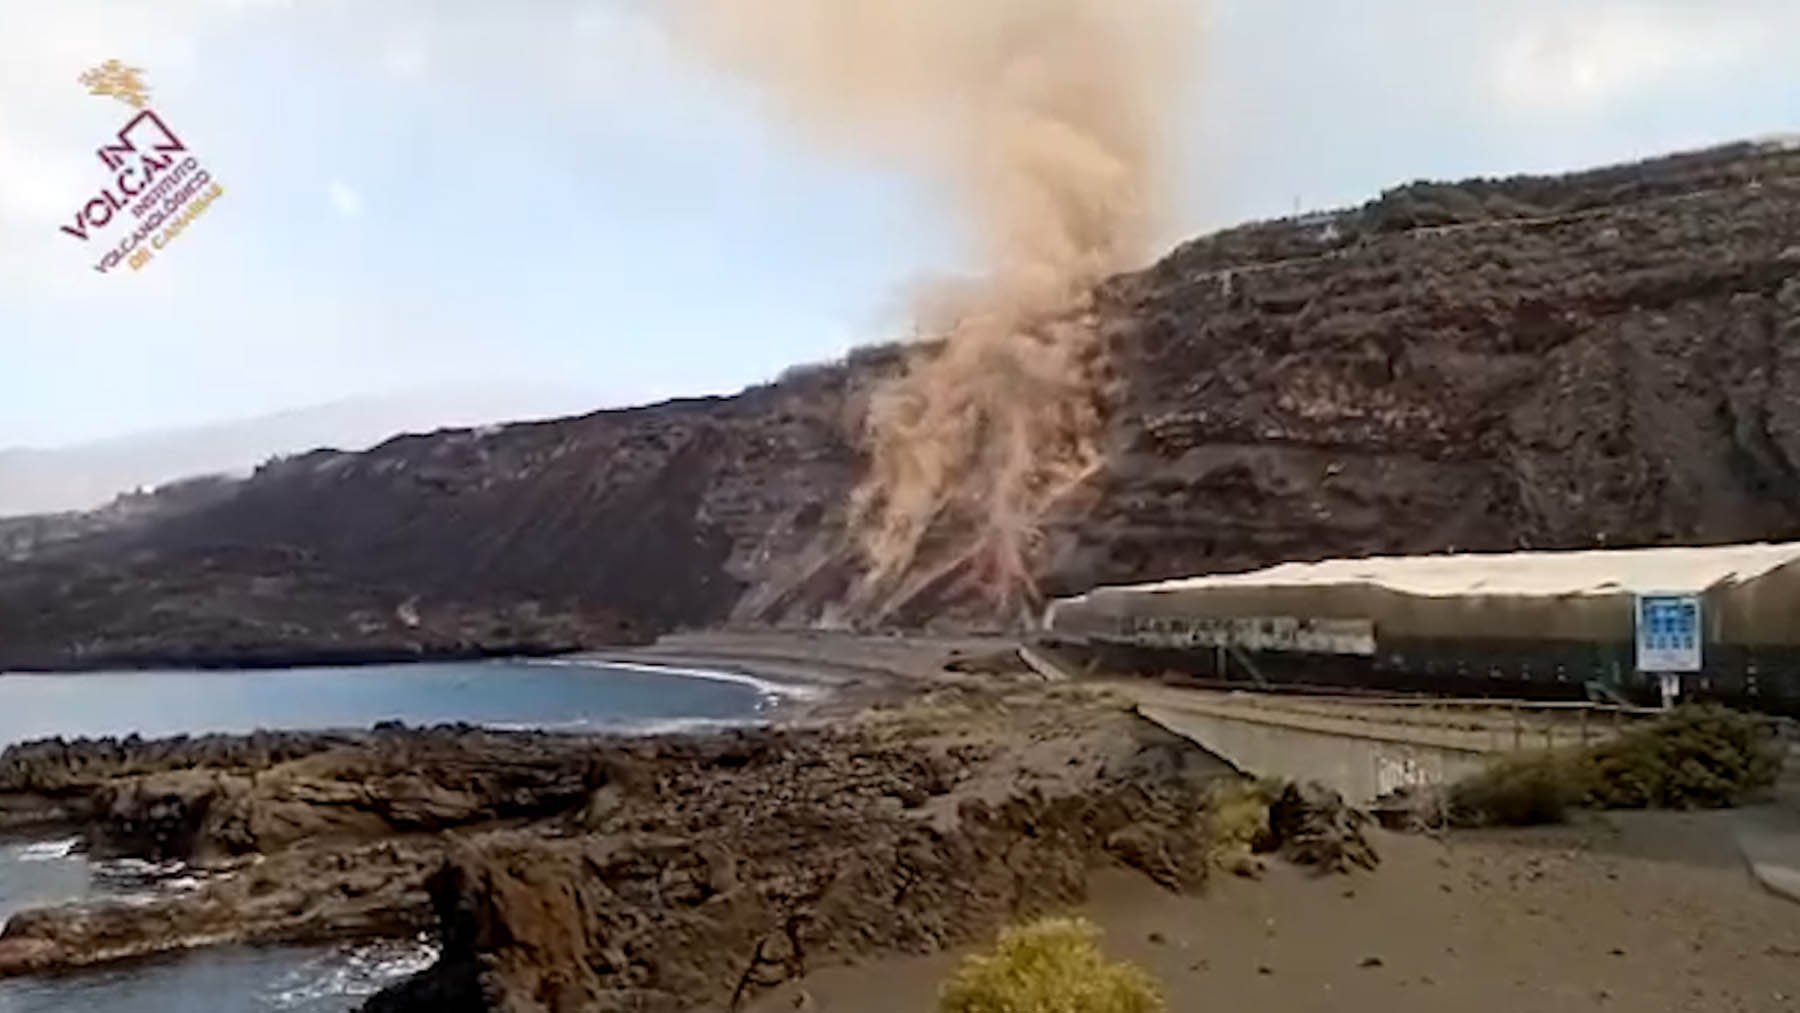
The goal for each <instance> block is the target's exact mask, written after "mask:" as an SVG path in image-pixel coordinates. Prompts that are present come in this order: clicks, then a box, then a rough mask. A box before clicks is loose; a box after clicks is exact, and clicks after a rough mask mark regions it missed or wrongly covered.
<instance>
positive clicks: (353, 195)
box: [325, 179, 363, 218]
mask: <svg viewBox="0 0 1800 1013" xmlns="http://www.w3.org/2000/svg"><path fill="white" fill-rule="evenodd" d="M325 195H326V196H327V197H329V198H330V199H331V206H332V207H333V208H336V209H337V213H338V214H340V215H343V216H344V217H345V218H361V217H362V211H363V200H362V194H360V193H357V192H356V190H355V189H353V188H352V187H351V186H350V184H348V183H346V182H344V181H343V180H341V179H334V180H332V181H331V185H330V186H328V187H326V188H325Z"/></svg>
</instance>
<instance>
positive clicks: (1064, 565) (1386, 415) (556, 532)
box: [0, 145, 1800, 664]
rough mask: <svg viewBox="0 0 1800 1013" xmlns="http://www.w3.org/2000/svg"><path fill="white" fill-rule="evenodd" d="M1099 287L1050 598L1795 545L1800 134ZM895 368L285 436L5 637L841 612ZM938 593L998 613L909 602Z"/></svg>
mask: <svg viewBox="0 0 1800 1013" xmlns="http://www.w3.org/2000/svg"><path fill="white" fill-rule="evenodd" d="M1100 316H1101V319H1102V320H1103V324H1102V326H1103V328H1104V329H1105V333H1106V335H1107V340H1108V345H1109V348H1110V350H1111V357H1112V364H1113V373H1114V383H1113V384H1112V387H1111V389H1110V390H1109V391H1108V392H1107V395H1106V401H1107V406H1108V408H1107V427H1108V429H1107V436H1106V450H1107V457H1106V464H1105V467H1104V468H1103V470H1102V472H1101V473H1100V474H1099V475H1097V476H1096V477H1095V478H1094V479H1093V480H1092V481H1091V482H1090V483H1089V486H1088V488H1087V489H1085V490H1084V492H1083V493H1082V494H1081V495H1080V496H1079V497H1076V498H1075V499H1074V500H1072V501H1070V502H1069V503H1067V504H1066V505H1065V507H1064V508H1063V509H1062V510H1061V512H1060V513H1059V514H1058V515H1057V516H1056V517H1055V518H1054V521H1053V525H1052V527H1051V530H1050V532H1049V534H1050V538H1049V549H1048V551H1047V553H1046V555H1045V559H1044V562H1043V567H1042V574H1041V576H1042V580H1043V586H1044V589H1045V590H1046V591H1048V592H1061V591H1066V590H1072V589H1079V588H1082V587H1086V586H1089V585H1091V584H1093V583H1096V582H1117V581H1126V580H1141V579H1151V578H1156V577H1163V576H1172V575H1176V574H1184V573H1193V572H1199V571H1205V570H1216V569H1223V568H1241V567H1249V566H1257V565H1263V564H1266V563H1270V562H1273V561H1277V560H1280V559H1290V558H1317V557H1321V556H1328V555H1341V554H1355V553H1369V552H1428V551H1441V550H1444V549H1447V548H1457V549H1464V550H1470V549H1510V548H1514V547H1519V546H1531V547H1538V548H1546V547H1575V546H1593V545H1615V546H1616V545H1634V544H1659V543H1669V542H1676V541H1682V542H1721V541H1732V540H1742V539H1756V538H1782V537H1800V154H1797V153H1795V152H1793V151H1790V150H1788V149H1787V148H1786V147H1783V146H1780V145H1736V146H1732V147H1728V148H1721V149H1715V150H1713V151H1709V152H1702V153H1696V154H1690V155H1682V156H1675V157H1671V158H1666V159H1660V160H1655V161H1651V162H1646V163H1640V164H1637V165H1632V166H1621V167H1613V168H1608V169H1602V170H1596V171H1593V172H1589V173H1582V174H1576V175H1572V176H1564V177H1546V178H1524V179H1513V180H1500V181H1479V180H1478V181H1472V182H1465V183H1461V184H1453V185H1452V184H1417V185H1413V186H1410V187H1404V188H1400V189H1397V190H1394V191H1391V192H1389V193H1387V194H1385V195H1383V196H1382V197H1381V198H1379V199H1378V200H1375V201H1372V202H1371V203H1369V204H1367V205H1365V206H1363V207H1361V208H1358V209H1354V210H1350V211H1344V212H1337V213H1329V214H1319V215H1311V216H1307V217H1304V218H1300V219H1291V220H1285V221H1281V222H1273V223H1263V224H1258V225H1253V226H1247V227H1244V228H1240V229H1235V230H1231V231H1228V232H1224V233H1220V234H1218V235H1215V236H1211V237H1206V238H1203V239H1200V240H1197V241H1195V242H1193V243H1190V244H1188V245H1186V246H1183V247H1181V248H1179V249H1177V250H1175V251H1174V252H1173V253H1171V254H1170V255H1169V256H1168V257H1167V258H1166V259H1164V260H1163V261H1162V262H1161V263H1159V264H1157V265H1155V266H1153V267H1151V268H1149V269H1147V270H1145V271H1143V272H1140V273H1138V274H1134V275H1129V276H1123V277H1120V278H1117V279H1114V280H1113V281H1112V282H1110V283H1109V284H1108V285H1107V286H1106V289H1105V291H1103V292H1102V293H1101V300H1100ZM897 362H898V357H897V353H895V352H894V351H893V350H891V349H887V350H872V351H869V352H865V353H859V354H858V355H856V356H853V357H852V358H851V360H850V362H849V363H847V364H842V365H836V366H829V367H818V368H812V369H806V370H800V371H796V372H795V373H793V374H792V375H790V376H788V377H786V378H784V379H783V380H782V381H779V382H777V383H774V384H771V385H768V386H765V387H760V388H755V389H753V390H750V391H746V392H745V393H743V394H741V395H738V396H736V397H731V398H720V399H711V400H701V401H686V402H671V403H668V404H663V405H656V406H651V407H647V408H641V409H632V410H626V411H614V412H604V413H600V414H596V415H591V416H587V417H584V418H577V419H567V420H561V421H555V422H545V423H534V424H528V425H517V426H509V427H505V428H502V429H496V430H478V431H467V430H465V431H452V432H442V433H437V434H433V435H429V436H409V437H401V438H398V439H395V440H393V441H390V442H389V443H387V444H385V445H383V446H381V447H378V448H376V449H374V450H371V451H369V452H367V453H363V454H332V453H321V454H313V455H308V456H305V457H299V458H294V459H290V460H285V461H281V462H278V463H275V464H272V465H270V466H267V467H265V468H264V469H262V470H261V471H260V472H259V473H258V474H257V475H256V476H255V477H253V478H252V479H250V480H248V481H246V482H244V483H242V484H241V485H239V486H237V487H236V489H235V491H234V492H232V493H231V494H230V495H226V496H222V497H221V496H216V495H215V496H209V497H206V498H205V499H204V500H202V501H201V502H199V503H198V504H197V505H194V506H192V507H190V508H186V509H182V510H176V511H172V512H170V513H168V514H158V515H157V516H156V517H155V518H154V519H153V520H152V521H151V522H149V523H140V524H137V525H134V526H127V527H112V528H107V527H106V526H105V525H101V526H99V527H100V530H98V531H95V532H90V533H88V534H86V535H84V536H82V537H77V538H74V539H72V540H69V541H65V542H60V543H58V544H55V545H51V546H49V547H40V548H39V549H37V550H36V551H34V552H31V553H29V554H25V555H24V556H23V557H22V558H20V559H17V560H15V561H14V562H11V563H10V564H4V563H0V617H4V621H0V664H19V663H23V662H22V660H21V659H34V660H33V662H32V663H69V662H70V659H77V658H79V659H85V661H83V662H82V663H89V662H92V661H93V660H94V659H98V658H104V657H108V656H120V655H132V656H137V655H153V654H155V653H157V650H159V649H165V650H166V649H169V648H173V647H180V646H182V645H186V646H188V647H189V648H194V647H196V646H198V645H204V644H206V643H208V642H213V643H230V644H238V645H242V646H245V647H250V646H254V645H258V644H263V645H267V644H270V643H275V644H289V645H295V646H303V645H306V644H309V643H313V642H315V641H317V640H318V639H319V638H321V637H338V638H340V639H343V638H345V637H346V636H347V635H346V634H345V633H344V630H346V629H352V630H364V631H366V632H365V633H361V634H357V635H356V636H353V637H349V641H353V643H350V644H349V646H347V647H346V648H345V649H346V650H347V651H351V652H354V650H357V649H361V648H367V647H370V646H373V645H386V646H387V647H389V648H392V649H395V650H400V651H409V650H443V649H446V647H454V646H456V645H462V646H463V647H479V646H481V645H484V644H500V643H502V642H504V643H508V644H512V645H514V646H518V645H525V646H534V645H535V646H540V647H543V648H546V649H550V648H555V647H560V646H570V645H574V644H582V643H591V642H597V641H599V640H603V639H608V638H613V637H619V636H635V635H642V634H643V633H645V632H647V631H650V630H653V629H657V628H662V627H666V626H669V625H674V624H699V623H707V622H717V621H722V620H727V619H732V620H738V621H759V622H798V621H816V620H818V619H819V618H821V617H826V618H830V617H831V615H832V609H831V607H832V604H833V602H835V601H836V600H837V599H838V598H839V597H840V596H841V594H842V592H843V591H844V589H845V587H846V586H847V584H848V581H849V580H850V579H852V577H853V576H854V572H855V569H854V568H855V562H856V554H855V551H854V547H853V545H852V542H851V539H850V538H849V537H848V536H847V533H846V532H845V531H844V530H843V528H842V518H843V514H844V508H845V505H846V502H847V500H848V497H849V495H850V493H851V490H852V489H853V488H854V487H855V484H856V480H857V476H858V474H859V472H860V468H861V467H862V457H861V454H860V451H859V450H858V448H857V439H856V432H857V426H858V421H859V419H860V418H861V411H862V408H861V406H862V403H863V396H864V394H865V392H866V391H867V390H868V389H869V387H870V386H871V385H872V384H873V383H875V382H877V381H878V380H879V379H880V377H881V376H883V375H885V374H887V373H889V372H891V371H892V370H893V369H894V368H895V366H896V364H897ZM943 615H950V616H955V617H960V618H961V619H963V620H977V619H978V618H979V616H980V608H979V604H978V603H972V602H944V601H929V600H925V601H921V602H920V603H918V605H917V607H915V608H914V609H912V610H911V612H910V613H909V614H907V615H903V616H900V617H898V618H900V619H901V620H903V621H912V622H919V621H924V620H926V619H927V618H930V617H932V616H943ZM359 638H360V639H359ZM159 645H160V647H159Z"/></svg>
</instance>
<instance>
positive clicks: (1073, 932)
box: [938, 918, 1164, 1013]
mask: <svg viewBox="0 0 1800 1013" xmlns="http://www.w3.org/2000/svg"><path fill="white" fill-rule="evenodd" d="M1099 937H1100V930H1099V929H1096V928H1095V927H1094V926H1093V925H1092V924H1091V923H1089V922H1087V921H1085V920H1082V919H1073V918H1044V919H1040V920H1039V921H1035V922H1032V923H1030V924H1028V925H1023V926H1018V927H1015V928H1011V929H1007V930H1006V931H1005V932H1002V933H1001V934H1000V942H999V944H998V945H997V946H996V947H995V948H994V951H993V953H991V954H976V955H974V956H971V957H969V958H968V959H967V960H965V961H963V965H962V967H960V968H959V969H958V970H957V972H956V974H955V975H954V976H952V977H951V978H950V980H949V981H947V982H945V983H944V987H943V990H942V992H941V994H940V995H939V997H938V1010H939V1013H1161V1011H1162V1010H1163V1008H1164V1007H1163V998H1162V991H1161V990H1160V989H1159V988H1157V985H1156V982H1155V980H1154V979H1152V978H1151V977H1150V975H1149V974H1148V973H1146V972H1145V971H1144V970H1143V969H1142V968H1139V967H1137V966H1136V965H1134V964H1128V963H1122V962H1110V961H1108V960H1107V959H1106V957H1105V956H1104V955H1103V954H1101V952H1100V947H1099V943H1098V940H1099Z"/></svg>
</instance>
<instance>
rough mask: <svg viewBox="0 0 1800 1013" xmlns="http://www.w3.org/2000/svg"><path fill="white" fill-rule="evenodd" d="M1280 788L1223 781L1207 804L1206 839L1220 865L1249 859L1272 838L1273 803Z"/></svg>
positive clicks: (1215, 862) (1255, 783) (1209, 795)
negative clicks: (1270, 804) (1251, 853)
mask: <svg viewBox="0 0 1800 1013" xmlns="http://www.w3.org/2000/svg"><path fill="white" fill-rule="evenodd" d="M1276 794H1279V787H1278V786H1271V785H1269V784H1264V783H1260V782H1257V781H1248V780H1229V781H1227V780H1221V781H1219V782H1218V783H1217V784H1215V785H1214V787H1213V788H1212V790H1211V791H1210V792H1209V793H1208V795H1207V800H1206V836H1207V840H1208V841H1209V843H1210V847H1211V854H1212V860H1213V862H1214V864H1216V865H1227V866H1228V865H1230V864H1231V863H1232V862H1234V861H1237V860H1238V859H1241V858H1244V857H1247V856H1248V855H1249V854H1250V852H1251V851H1252V850H1253V849H1254V848H1255V847H1256V845H1257V844H1259V843H1260V842H1261V841H1263V840H1264V839H1266V838H1267V837H1268V836H1269V802H1270V800H1271V799H1272V798H1273V797H1274V796H1275V795H1276Z"/></svg>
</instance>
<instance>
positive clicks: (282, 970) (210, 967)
mask: <svg viewBox="0 0 1800 1013" xmlns="http://www.w3.org/2000/svg"><path fill="white" fill-rule="evenodd" d="M802 694H803V691H802V690H797V689H790V688H785V687H780V686H775V685H772V684H768V683H763V682H760V681H758V680H755V679H751V678H749V677H745V676H738V675H732V674H728V673H714V672H701V671H695V670H688V669H665V668H655V667H650V666H641V665H617V664H605V663H598V662H586V661H580V660H562V659H556V660H532V661H486V662H467V663H452V664H436V663H421V664H414V665H379V666H370V667H365V668H315V669H303V670H271V671H256V672H249V671H217V672H101V673H92V674H82V675H18V674H6V675H0V746H5V745H9V744H12V743H16V742H21V741H26V740H30V739H37V738H44V737H47V736H53V735H61V736H65V737H70V736H96V735H129V734H133V733H135V734H139V735H142V736H144V737H146V738H150V737H157V736H166V735H177V734H195V733H203V732H246V731H251V730H254V729H258V728H287V729H304V728H362V727H367V726H369V725H371V724H374V723H376V722H378V721H388V720H398V721H405V722H407V723H408V724H434V723H440V722H451V721H466V722H470V723H472V724H481V725H486V726H489V727H497V728H518V729H524V728H544V729H552V730H562V731H595V732H603V731H616V732H652V731H664V730H671V729H678V728H686V727H706V726H712V725H724V724H735V723H741V722H746V721H754V720H757V719H758V718H759V717H761V716H763V715H765V714H766V713H767V711H768V710H769V709H770V708H771V707H772V706H774V705H775V704H776V703H777V702H778V701H779V700H780V699H781V698H782V697H783V696H788V695H796V696H797V695H802ZM197 885H198V882H197V880H196V879H195V878H194V874H193V873H192V872H191V871H190V870H187V869H184V868H182V867H181V866H180V864H179V863H169V864H166V865H162V866H156V865H151V864H149V863H145V862H135V861H130V860H127V861H123V862H92V861H89V860H88V859H87V857H86V856H85V855H84V854H82V852H81V848H80V841H79V839H76V838H70V837H67V836H66V835H65V836H61V837H36V838H29V837H20V838H3V837H0V922H3V921H4V920H5V919H6V918H7V917H9V916H10V915H12V914H13V913H14V912H17V911H19V910H22V909H24V908H28V907H37V906H41V905H45V904H55V903H62V902H67V901H82V900H96V899H106V898H111V899H123V900H126V901H129V900H131V899H133V898H139V897H149V896H155V895H158V894H164V893H168V892H173V891H181V890H191V889H194V888H195V887H196V886H197ZM434 958H435V950H434V948H433V945H432V943H431V941H430V940H428V939H418V940H397V941H386V942H379V943H360V944H347V945H341V946H334V947H297V948H296V947H230V948H219V949H212V950H203V951H197V952H194V953H189V954H182V955H177V956H171V957H167V958H157V959H150V960H144V961H134V962H131V963H129V964H124V965H117V966H112V967H107V968H103V969H99V970H94V971H86V972H81V973H76V974H69V975H58V976H46V977H39V978H28V979H15V980H10V981H0V1013H60V1011H65V1010H68V1011H75V1010H79V1011H83V1013H192V1011H208V1013H211V1011H218V1013H272V1011H296V1013H346V1011H349V1010H353V1009H355V1008H356V1007H357V1006H358V1005H359V1004H360V1003H361V1001H362V1000H363V999H364V998H365V997H367V996H369V995H372V994H373V993H374V992H376V991H378V990H379V989H381V988H382V987H384V986H386V985H388V984H390V983H392V982H394V981H397V980H399V979H400V978H403V977H405V976H406V975H408V974H411V973H413V972H414V971H417V970H419V969H420V968H422V967H424V966H426V965H428V964H429V963H430V962H431V960H433V959H434Z"/></svg>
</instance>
